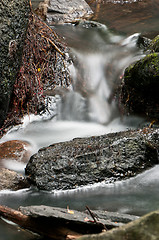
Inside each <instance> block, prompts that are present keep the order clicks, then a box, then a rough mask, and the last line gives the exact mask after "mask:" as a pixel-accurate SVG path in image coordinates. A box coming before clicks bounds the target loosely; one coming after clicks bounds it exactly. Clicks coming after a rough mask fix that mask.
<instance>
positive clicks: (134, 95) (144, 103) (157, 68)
mask: <svg viewBox="0 0 159 240" xmlns="http://www.w3.org/2000/svg"><path fill="white" fill-rule="evenodd" d="M123 81H124V82H123V86H122V91H121V98H122V102H123V103H124V104H125V106H126V107H128V109H129V111H130V112H133V113H137V114H144V115H148V116H149V117H152V118H157V119H159V94H158V89H159V53H151V54H149V55H147V56H146V57H144V58H143V59H141V60H139V61H137V62H136V63H135V64H133V65H130V66H129V67H128V68H126V70H125V73H124V80H123Z"/></svg>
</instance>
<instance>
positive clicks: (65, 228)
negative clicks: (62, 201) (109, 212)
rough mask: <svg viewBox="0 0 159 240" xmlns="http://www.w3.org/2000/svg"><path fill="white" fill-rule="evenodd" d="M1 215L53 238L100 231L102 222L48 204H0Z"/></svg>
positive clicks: (74, 237)
mask: <svg viewBox="0 0 159 240" xmlns="http://www.w3.org/2000/svg"><path fill="white" fill-rule="evenodd" d="M0 216H2V217H4V218H6V219H8V220H10V221H12V222H14V223H16V224H18V225H19V226H20V227H22V228H25V229H27V230H30V231H32V232H35V233H38V234H40V235H42V236H44V237H49V238H51V239H57V240H58V239H77V238H79V237H80V236H82V235H84V234H91V233H100V232H102V230H103V229H104V228H105V227H104V225H103V224H102V223H100V222H94V221H91V220H90V221H89V220H88V219H87V221H85V218H86V216H87V214H85V213H80V212H78V211H70V210H68V209H60V208H52V207H48V206H31V207H20V210H14V209H11V208H8V207H5V206H0Z"/></svg>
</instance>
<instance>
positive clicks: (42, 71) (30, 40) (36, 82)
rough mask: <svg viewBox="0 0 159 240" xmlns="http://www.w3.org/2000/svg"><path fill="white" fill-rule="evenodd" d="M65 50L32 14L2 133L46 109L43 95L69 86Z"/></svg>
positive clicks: (58, 38) (59, 41)
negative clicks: (51, 89)
mask: <svg viewBox="0 0 159 240" xmlns="http://www.w3.org/2000/svg"><path fill="white" fill-rule="evenodd" d="M66 48H67V47H66V46H65V44H64V43H63V41H62V40H61V38H60V37H59V36H58V35H57V34H56V33H55V31H54V30H53V29H52V28H50V27H49V26H48V25H47V24H46V23H45V22H44V21H43V20H41V19H40V18H39V17H38V16H36V15H35V14H34V13H33V12H32V13H31V14H30V17H29V25H28V29H27V34H26V40H25V44H24V49H23V57H22V64H21V68H20V71H19V73H18V76H17V78H16V81H15V84H14V90H13V94H12V99H11V104H10V109H9V113H8V117H7V119H6V121H5V123H4V126H3V128H2V132H3V130H4V129H6V128H7V127H8V126H10V125H15V124H17V123H19V121H20V119H21V118H22V117H23V116H24V115H25V114H30V113H34V114H37V113H39V112H41V111H42V110H43V109H45V101H44V100H45V98H44V96H43V91H44V90H45V89H48V88H54V87H56V86H64V87H67V86H69V84H70V78H69V72H68V68H67V66H66V65H67V63H68V62H69V59H66V58H68V56H67V54H66V52H67V51H66Z"/></svg>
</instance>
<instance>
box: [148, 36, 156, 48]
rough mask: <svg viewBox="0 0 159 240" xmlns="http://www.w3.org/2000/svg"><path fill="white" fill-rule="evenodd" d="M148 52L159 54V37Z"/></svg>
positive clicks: (153, 41)
mask: <svg viewBox="0 0 159 240" xmlns="http://www.w3.org/2000/svg"><path fill="white" fill-rule="evenodd" d="M148 50H150V51H151V52H159V35H158V36H156V37H155V38H154V39H153V40H152V41H151V43H150V46H149V47H148Z"/></svg>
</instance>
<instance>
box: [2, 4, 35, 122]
mask: <svg viewBox="0 0 159 240" xmlns="http://www.w3.org/2000/svg"><path fill="white" fill-rule="evenodd" d="M29 12H30V9H29V1H26V0H22V1H19V0H15V1H10V0H1V1H0V49H1V51H0V116H1V118H0V126H2V124H3V122H4V120H5V118H6V114H7V111H8V107H9V103H10V96H11V93H12V89H13V85H14V82H15V79H16V76H17V73H18V70H19V68H20V63H21V58H22V50H23V44H24V39H25V33H26V29H27V24H28V14H29Z"/></svg>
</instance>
